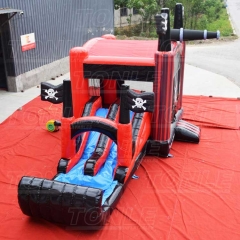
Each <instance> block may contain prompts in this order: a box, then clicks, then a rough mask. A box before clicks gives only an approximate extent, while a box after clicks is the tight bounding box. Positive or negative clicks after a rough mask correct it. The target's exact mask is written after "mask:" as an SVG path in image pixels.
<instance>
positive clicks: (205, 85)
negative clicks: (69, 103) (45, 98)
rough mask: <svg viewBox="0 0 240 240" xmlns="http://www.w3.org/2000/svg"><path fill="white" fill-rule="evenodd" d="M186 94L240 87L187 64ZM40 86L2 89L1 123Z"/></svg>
mask: <svg viewBox="0 0 240 240" xmlns="http://www.w3.org/2000/svg"><path fill="white" fill-rule="evenodd" d="M69 77H70V75H69V73H68V74H65V75H64V76H61V77H59V78H57V79H56V80H51V81H49V83H52V84H55V85H57V84H59V83H61V82H62V81H63V79H69ZM130 84H131V86H132V87H133V88H135V89H140V90H145V91H146V90H147V91H151V89H152V84H151V83H144V82H141V83H139V82H130ZM183 93H184V95H203V96H213V97H229V98H240V88H239V87H238V86H237V85H235V84H234V83H232V82H231V81H229V80H228V79H227V78H225V77H223V76H221V75H218V74H215V73H212V72H209V71H207V70H203V69H200V68H197V67H193V66H191V65H187V64H186V65H185V78H184V90H183ZM39 94H40V88H39V87H38V86H36V87H33V88H30V89H27V90H25V91H24V92H17V93H13V92H6V91H3V90H1V91H0V113H1V114H0V123H1V122H3V121H4V120H5V119H6V118H8V117H9V116H10V115H11V114H12V113H13V112H14V111H16V110H17V109H19V108H21V107H22V106H23V105H24V104H26V103H28V102H29V101H31V100H32V99H33V98H35V97H37V96H39Z"/></svg>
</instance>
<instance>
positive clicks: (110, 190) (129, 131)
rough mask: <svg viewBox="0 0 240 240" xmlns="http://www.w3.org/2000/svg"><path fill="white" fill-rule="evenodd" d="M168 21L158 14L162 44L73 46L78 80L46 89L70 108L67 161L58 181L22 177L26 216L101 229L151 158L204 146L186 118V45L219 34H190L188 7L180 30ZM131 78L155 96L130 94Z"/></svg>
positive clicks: (112, 41)
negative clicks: (178, 144)
mask: <svg viewBox="0 0 240 240" xmlns="http://www.w3.org/2000/svg"><path fill="white" fill-rule="evenodd" d="M166 16H168V18H166ZM176 19H177V20H176ZM169 20H170V19H169V10H168V9H163V10H162V13H161V14H160V15H157V16H156V22H157V33H158V34H159V40H158V41H130V40H116V38H115V37H114V36H113V35H104V36H103V37H101V38H94V39H92V40H90V41H88V42H87V43H86V44H85V45H84V46H83V47H76V48H73V49H72V50H71V51H70V74H71V81H68V80H66V81H64V83H63V84H62V85H58V86H53V85H50V84H47V83H42V86H41V97H42V100H45V101H50V102H53V103H59V102H63V117H62V119H61V132H62V141H61V143H62V153H61V157H62V158H61V159H60V161H59V164H58V169H57V175H56V176H55V177H54V178H53V179H52V180H47V179H40V178H34V177H23V178H22V180H21V181H20V183H19V188H18V199H19V205H20V207H21V209H22V211H23V213H24V214H26V215H29V216H35V217H42V218H45V219H47V220H49V221H54V222H59V223H64V224H67V225H73V224H74V225H77V226H90V227H92V226H102V225H104V223H105V221H106V219H107V217H108V216H109V214H110V213H111V211H112V210H113V209H114V207H115V205H116V204H117V201H118V200H119V198H120V197H121V194H122V192H123V189H124V186H125V185H126V184H127V182H128V181H129V180H130V179H131V178H132V177H133V176H134V173H135V171H136V169H137V168H138V166H139V164H140V163H141V160H142V158H143V157H144V156H145V155H146V154H147V155H154V156H162V157H168V156H170V154H169V152H170V148H171V145H172V142H173V140H174V139H175V140H180V141H188V142H193V143H198V142H199V136H200V129H199V128H198V127H197V126H194V125H192V124H190V123H187V122H185V121H183V120H181V118H182V114H183V109H182V91H183V77H184V58H185V43H184V41H185V40H188V39H187V38H190V37H191V38H193V37H192V36H195V39H199V38H201V39H202V38H213V37H218V35H219V33H218V32H216V33H212V32H207V31H192V30H183V29H182V5H181V4H177V6H176V12H175V23H174V25H175V26H174V27H175V29H173V30H170V21H169ZM125 80H131V81H138V82H139V85H141V82H143V81H146V82H153V91H152V92H143V91H134V90H131V89H129V86H128V85H126V84H124V81H125ZM58 124H59V123H58ZM76 213H77V216H78V217H77V219H75V218H73V216H75V215H76ZM73 219H75V220H73ZM73 221H74V222H73Z"/></svg>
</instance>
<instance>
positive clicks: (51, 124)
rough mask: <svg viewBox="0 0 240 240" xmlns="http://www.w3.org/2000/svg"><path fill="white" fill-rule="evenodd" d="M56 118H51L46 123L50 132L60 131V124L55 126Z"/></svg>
mask: <svg viewBox="0 0 240 240" xmlns="http://www.w3.org/2000/svg"><path fill="white" fill-rule="evenodd" d="M54 123H55V120H49V121H48V122H47V123H46V128H47V130H48V131H49V132H56V131H58V130H59V129H58V126H55V124H54Z"/></svg>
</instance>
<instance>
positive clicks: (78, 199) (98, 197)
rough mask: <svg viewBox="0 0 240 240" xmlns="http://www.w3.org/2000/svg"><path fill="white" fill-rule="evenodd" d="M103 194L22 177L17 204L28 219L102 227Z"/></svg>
mask: <svg viewBox="0 0 240 240" xmlns="http://www.w3.org/2000/svg"><path fill="white" fill-rule="evenodd" d="M102 195H103V191H102V190H101V189H97V188H90V187H83V186H78V185H73V184H68V183H62V182H58V181H52V180H46V179H41V178H34V177H23V178H22V179H21V181H20V183H19V185H18V202H19V206H20V208H21V210H22V212H23V213H24V214H26V215H28V216H34V217H41V218H44V219H46V220H48V221H53V222H58V223H64V224H66V225H70V226H76V225H77V226H89V225H90V226H91V225H101V224H103V223H102V221H103V219H102V217H103V216H102Z"/></svg>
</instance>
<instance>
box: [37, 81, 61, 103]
mask: <svg viewBox="0 0 240 240" xmlns="http://www.w3.org/2000/svg"><path fill="white" fill-rule="evenodd" d="M41 100H42V101H48V102H51V103H54V104H57V103H62V102H63V84H62V83H61V84H59V85H56V86H54V85H52V84H50V83H47V82H42V83H41Z"/></svg>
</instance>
